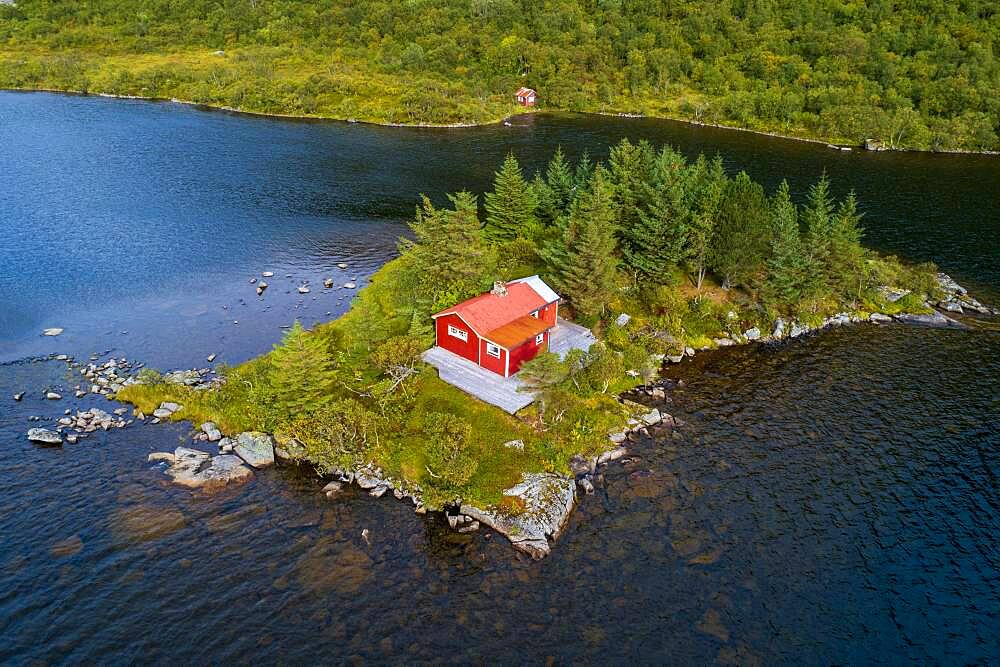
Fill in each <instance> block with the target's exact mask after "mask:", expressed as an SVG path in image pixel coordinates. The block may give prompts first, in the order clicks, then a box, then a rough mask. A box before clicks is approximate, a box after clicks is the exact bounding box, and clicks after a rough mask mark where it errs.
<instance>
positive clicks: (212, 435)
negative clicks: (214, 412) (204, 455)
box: [201, 422, 222, 442]
mask: <svg viewBox="0 0 1000 667" xmlns="http://www.w3.org/2000/svg"><path fill="white" fill-rule="evenodd" d="M201 430H202V431H203V432H204V433H205V435H207V436H208V441H209V442H218V441H219V440H222V432H221V431H220V430H219V427H218V426H216V425H215V423H214V422H205V423H204V424H202V425H201Z"/></svg>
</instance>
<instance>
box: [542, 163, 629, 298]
mask: <svg viewBox="0 0 1000 667" xmlns="http://www.w3.org/2000/svg"><path fill="white" fill-rule="evenodd" d="M604 174H605V172H604V169H603V168H601V167H600V166H598V167H597V169H596V170H595V171H594V175H593V178H592V179H591V181H590V184H589V187H588V188H587V190H586V191H585V192H583V193H581V194H580V196H579V197H577V199H576V200H575V201H574V203H573V208H572V211H571V212H570V214H569V216H568V220H567V222H566V224H565V227H564V229H563V230H562V231H563V236H562V238H560V239H558V240H557V242H556V243H555V246H556V247H557V251H556V252H553V253H551V254H550V255H549V257H550V258H553V259H555V261H556V262H557V263H556V266H555V267H554V268H555V273H556V276H557V284H558V285H559V286H560V288H561V289H562V290H563V291H564V292H565V294H566V296H568V297H569V299H570V301H571V302H572V303H573V307H574V308H575V309H576V311H577V313H579V314H580V315H582V316H583V317H585V318H588V317H589V318H593V317H597V316H599V315H600V314H601V313H602V312H603V311H604V307H605V306H606V305H607V304H608V302H609V301H610V300H611V297H612V296H613V294H614V291H615V282H616V280H615V277H616V273H617V263H618V260H617V258H616V255H615V252H616V242H615V226H614V221H615V206H614V201H613V192H614V190H613V188H612V187H611V184H610V183H608V181H607V179H606V177H605V175H604Z"/></svg>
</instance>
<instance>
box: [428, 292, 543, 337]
mask: <svg viewBox="0 0 1000 667" xmlns="http://www.w3.org/2000/svg"><path fill="white" fill-rule="evenodd" d="M549 303H552V302H551V301H546V300H545V298H543V297H542V295H541V294H539V293H538V292H536V291H535V290H534V289H533V288H532V287H531V285H530V284H529V283H527V282H509V283H507V294H506V295H505V296H497V295H496V294H493V292H487V293H485V294H480V295H479V296H474V297H472V298H471V299H469V300H468V301H463V302H462V303H459V304H457V305H454V306H452V307H451V308H447V309H445V310H442V311H441V312H440V313H437V314H435V315H433V316H432V317H435V318H437V317H441V316H442V315H449V314H452V313H454V314H455V315H458V316H459V317H461V318H462V319H463V320H464V321H465V323H466V324H468V325H469V326H470V327H472V328H473V329H474V330H475V332H476V333H477V334H479V335H480V336H482V337H488V336H487V334H489V333H490V332H491V331H494V330H495V329H499V328H500V327H502V326H504V325H505V324H510V323H511V322H513V321H514V320H516V319H518V318H520V317H524V316H525V315H530V314H531V313H533V312H534V311H536V310H538V309H539V308H541V307H542V306H545V305H548V304H549Z"/></svg>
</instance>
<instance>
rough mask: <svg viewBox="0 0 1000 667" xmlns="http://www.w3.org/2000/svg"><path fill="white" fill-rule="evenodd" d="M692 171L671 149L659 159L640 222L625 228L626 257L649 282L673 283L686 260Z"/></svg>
mask: <svg viewBox="0 0 1000 667" xmlns="http://www.w3.org/2000/svg"><path fill="white" fill-rule="evenodd" d="M689 173H690V172H689V170H688V169H687V168H686V166H685V164H684V158H683V157H682V156H681V155H680V154H679V153H677V152H676V151H673V150H671V149H669V148H664V149H663V150H662V151H661V152H660V155H659V156H658V157H657V161H656V164H655V166H654V169H653V178H652V181H651V182H648V183H644V184H643V188H644V192H643V194H642V197H641V198H642V200H643V201H644V202H645V205H644V207H643V208H641V209H640V210H639V211H638V220H637V221H636V222H635V223H633V224H632V225H631V226H628V227H623V228H622V229H621V232H620V234H621V238H622V257H623V259H624V260H625V262H626V264H628V266H629V267H630V268H631V269H632V270H634V271H636V272H637V273H640V274H642V275H643V276H645V277H646V278H647V279H649V280H652V281H654V282H659V283H669V282H670V281H671V279H672V276H673V269H674V267H676V266H677V265H678V264H679V263H680V262H681V261H682V260H683V259H684V252H685V243H686V241H687V235H688V226H689V219H690V214H691V211H690V202H689V196H690V193H689V192H688V186H689V183H688V180H689V179H688V175H689Z"/></svg>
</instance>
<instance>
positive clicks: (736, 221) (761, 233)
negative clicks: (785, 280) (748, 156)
mask: <svg viewBox="0 0 1000 667" xmlns="http://www.w3.org/2000/svg"><path fill="white" fill-rule="evenodd" d="M770 235H771V212H770V206H769V204H768V201H767V196H766V195H765V194H764V188H763V187H762V186H761V185H760V184H759V183H755V182H754V181H751V180H750V177H749V176H748V175H747V174H746V172H740V173H739V174H737V176H736V178H735V179H733V180H732V181H730V182H729V183H727V184H726V188H725V190H724V191H723V194H722V201H721V203H720V205H719V217H718V223H717V224H716V226H715V230H714V232H713V235H712V250H711V252H712V270H713V271H714V272H715V273H716V274H717V275H718V276H720V277H722V284H723V285H724V286H726V287H728V286H730V285H739V286H742V287H755V286H756V285H758V284H759V279H760V277H761V274H762V273H763V270H764V263H765V262H766V261H767V256H768V254H769V251H770V245H771V238H770Z"/></svg>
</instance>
